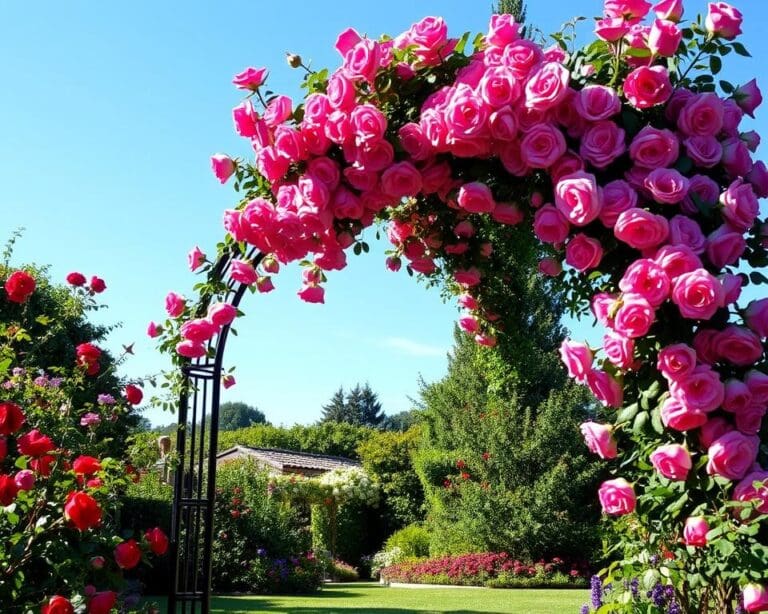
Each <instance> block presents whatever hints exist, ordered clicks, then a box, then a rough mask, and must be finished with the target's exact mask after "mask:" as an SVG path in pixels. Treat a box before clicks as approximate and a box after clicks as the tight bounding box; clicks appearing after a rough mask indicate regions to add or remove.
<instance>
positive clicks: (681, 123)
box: [677, 92, 724, 136]
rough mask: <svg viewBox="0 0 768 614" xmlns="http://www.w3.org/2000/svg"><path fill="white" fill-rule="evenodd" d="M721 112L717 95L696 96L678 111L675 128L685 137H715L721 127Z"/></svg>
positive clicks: (722, 110)
mask: <svg viewBox="0 0 768 614" xmlns="http://www.w3.org/2000/svg"><path fill="white" fill-rule="evenodd" d="M723 112H724V107H723V101H722V100H720V98H719V97H718V95H717V94H714V93H712V92H704V93H703V94H696V95H694V96H693V97H692V98H691V99H689V100H688V101H687V103H686V104H685V106H684V107H683V108H682V109H680V115H679V116H678V118H677V127H678V128H679V129H680V132H682V133H683V134H685V135H687V136H716V135H717V134H718V133H719V132H720V130H721V129H722V127H723Z"/></svg>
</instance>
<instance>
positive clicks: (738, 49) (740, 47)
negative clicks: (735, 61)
mask: <svg viewBox="0 0 768 614" xmlns="http://www.w3.org/2000/svg"><path fill="white" fill-rule="evenodd" d="M731 47H733V50H734V51H735V52H736V53H738V54H739V55H743V56H744V57H745V58H751V57H752V54H750V53H749V51H747V48H746V47H745V46H744V45H742V44H741V43H731Z"/></svg>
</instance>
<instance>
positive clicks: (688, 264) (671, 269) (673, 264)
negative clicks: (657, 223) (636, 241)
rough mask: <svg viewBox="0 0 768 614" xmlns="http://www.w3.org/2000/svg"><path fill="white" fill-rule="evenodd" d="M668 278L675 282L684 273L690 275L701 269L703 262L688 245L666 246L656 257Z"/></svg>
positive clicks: (661, 248)
mask: <svg viewBox="0 0 768 614" xmlns="http://www.w3.org/2000/svg"><path fill="white" fill-rule="evenodd" d="M654 262H656V264H658V265H659V266H660V267H661V268H662V269H663V271H664V272H665V273H666V274H667V277H669V279H670V280H671V281H674V280H675V279H677V278H678V277H680V275H682V274H683V273H690V272H691V271H695V270H696V269H700V268H701V260H700V259H699V257H698V256H697V255H696V254H695V253H694V251H693V250H692V249H691V248H690V247H688V246H687V245H664V246H663V247H660V248H659V249H658V251H657V252H656V255H655V256H654Z"/></svg>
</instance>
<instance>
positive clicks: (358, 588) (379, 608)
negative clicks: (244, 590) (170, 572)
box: [162, 582, 589, 614]
mask: <svg viewBox="0 0 768 614" xmlns="http://www.w3.org/2000/svg"><path fill="white" fill-rule="evenodd" d="M588 599H589V593H588V592H587V591H584V590H549V589H516V590H508V589H507V590H503V589H498V590H496V589H471V588H470V589H459V588H388V587H385V586H381V585H379V584H374V583H364V582H359V583H354V584H334V585H327V586H325V587H324V588H323V590H322V591H320V592H319V593H317V594H314V595H309V596H308V595H301V596H295V597H287V596H286V597H284V596H275V595H269V596H263V597H261V596H260V597H215V598H214V599H213V612H285V613H286V614H287V613H294V614H331V613H333V612H349V611H355V612H371V613H373V614H405V613H406V612H433V613H436V612H445V613H450V614H510V613H514V614H560V613H561V612H563V613H572V614H577V613H578V611H579V608H580V607H581V605H582V604H584V603H586V602H587V601H588ZM163 605H164V604H163ZM162 610H163V611H165V608H164V607H163V608H162Z"/></svg>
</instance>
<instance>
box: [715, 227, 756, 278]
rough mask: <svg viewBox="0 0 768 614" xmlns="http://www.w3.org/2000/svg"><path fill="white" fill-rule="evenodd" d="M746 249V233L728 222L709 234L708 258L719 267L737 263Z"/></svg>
mask: <svg viewBox="0 0 768 614" xmlns="http://www.w3.org/2000/svg"><path fill="white" fill-rule="evenodd" d="M745 249H747V242H746V240H745V239H744V235H743V234H742V233H741V232H739V231H737V230H734V229H733V228H731V227H730V226H729V225H728V224H723V225H722V226H720V228H718V229H717V230H715V231H714V232H711V233H710V234H709V235H708V236H707V249H706V252H707V258H708V259H709V261H710V262H711V263H712V264H713V265H714V266H716V267H717V268H718V269H722V268H723V267H724V266H726V265H729V264H736V262H738V260H739V258H741V256H742V254H743V253H744V250H745Z"/></svg>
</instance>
